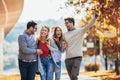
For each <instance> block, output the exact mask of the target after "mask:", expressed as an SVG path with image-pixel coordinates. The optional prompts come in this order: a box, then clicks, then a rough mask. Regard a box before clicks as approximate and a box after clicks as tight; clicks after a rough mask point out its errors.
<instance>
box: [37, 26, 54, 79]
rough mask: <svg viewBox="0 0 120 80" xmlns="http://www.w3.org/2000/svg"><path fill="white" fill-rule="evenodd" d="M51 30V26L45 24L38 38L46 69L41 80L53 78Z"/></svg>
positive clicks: (43, 66)
mask: <svg viewBox="0 0 120 80" xmlns="http://www.w3.org/2000/svg"><path fill="white" fill-rule="evenodd" d="M49 32H50V30H49V27H47V26H43V27H42V29H41V30H40V36H39V38H38V49H41V50H42V52H43V53H42V54H41V55H40V61H41V63H42V68H43V71H44V74H43V75H41V80H53V72H54V63H53V59H52V58H51V54H50V49H49V42H48V37H49Z"/></svg>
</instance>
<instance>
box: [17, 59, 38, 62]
mask: <svg viewBox="0 0 120 80" xmlns="http://www.w3.org/2000/svg"><path fill="white" fill-rule="evenodd" d="M19 60H21V61H23V62H35V61H37V59H31V60H25V59H19Z"/></svg>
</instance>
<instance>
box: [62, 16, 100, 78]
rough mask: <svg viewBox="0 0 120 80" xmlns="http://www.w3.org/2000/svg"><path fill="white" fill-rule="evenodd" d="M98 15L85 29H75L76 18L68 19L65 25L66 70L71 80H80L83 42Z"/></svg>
mask: <svg viewBox="0 0 120 80" xmlns="http://www.w3.org/2000/svg"><path fill="white" fill-rule="evenodd" d="M97 16H98V15H97V14H95V15H94V17H93V19H92V21H91V22H90V23H89V24H87V25H86V26H84V27H83V28H80V29H76V28H75V27H74V25H75V21H74V18H70V17H69V18H66V19H64V20H65V25H66V27H67V29H68V32H66V33H65V34H64V38H65V40H66V43H67V47H66V60H65V64H66V68H67V71H68V74H69V76H70V79H71V80H78V78H77V76H78V75H79V69H80V63H81V60H82V42H83V37H84V34H85V32H86V31H87V30H88V29H89V28H90V27H91V26H92V25H93V24H94V22H95V21H96V18H97Z"/></svg>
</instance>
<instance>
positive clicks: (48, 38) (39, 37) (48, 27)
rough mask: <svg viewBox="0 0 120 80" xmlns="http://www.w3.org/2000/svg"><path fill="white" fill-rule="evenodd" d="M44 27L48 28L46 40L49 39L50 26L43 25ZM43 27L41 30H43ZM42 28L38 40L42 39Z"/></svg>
mask: <svg viewBox="0 0 120 80" xmlns="http://www.w3.org/2000/svg"><path fill="white" fill-rule="evenodd" d="M42 28H46V29H47V30H48V35H47V36H46V40H48V39H49V33H50V28H49V27H48V26H45V25H44V26H42ZM42 28H41V30H42ZM41 30H40V33H39V36H38V40H41Z"/></svg>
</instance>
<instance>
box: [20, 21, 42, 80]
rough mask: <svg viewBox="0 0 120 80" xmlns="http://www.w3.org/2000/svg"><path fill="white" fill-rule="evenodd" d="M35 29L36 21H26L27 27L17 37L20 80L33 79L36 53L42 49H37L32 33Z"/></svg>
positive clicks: (36, 66) (36, 65)
mask: <svg viewBox="0 0 120 80" xmlns="http://www.w3.org/2000/svg"><path fill="white" fill-rule="evenodd" d="M36 30H37V23H35V22H34V21H30V22H28V23H27V29H26V30H25V31H24V33H23V34H21V35H19V37H18V44H19V55H18V61H19V70H20V75H21V80H34V78H35V74H36V70H37V68H38V61H37V54H38V55H40V54H42V51H41V50H39V49H37V44H36V41H35V38H34V37H33V35H34V33H35V32H36Z"/></svg>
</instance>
